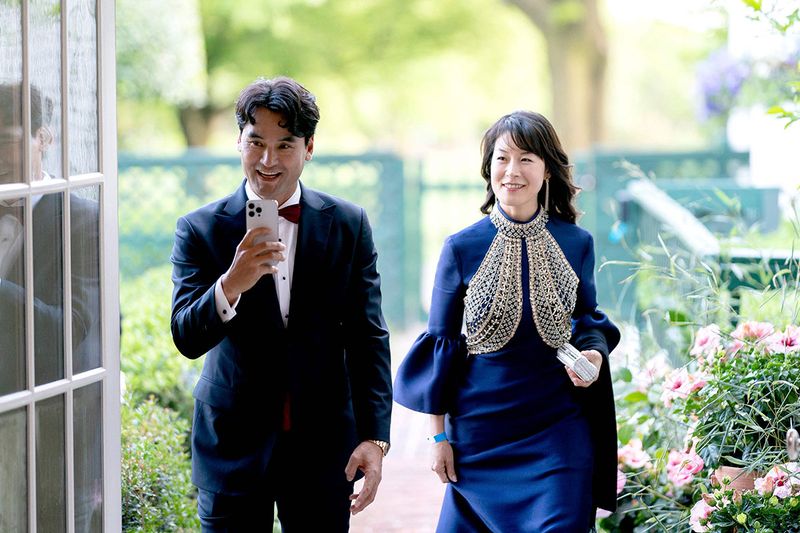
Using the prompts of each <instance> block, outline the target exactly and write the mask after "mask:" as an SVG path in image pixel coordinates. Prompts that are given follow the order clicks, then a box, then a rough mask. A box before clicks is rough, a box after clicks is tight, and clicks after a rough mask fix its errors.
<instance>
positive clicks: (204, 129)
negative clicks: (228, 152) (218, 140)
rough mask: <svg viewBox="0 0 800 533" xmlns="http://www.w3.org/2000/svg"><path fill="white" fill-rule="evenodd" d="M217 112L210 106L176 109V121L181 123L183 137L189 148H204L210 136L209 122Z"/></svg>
mask: <svg viewBox="0 0 800 533" xmlns="http://www.w3.org/2000/svg"><path fill="white" fill-rule="evenodd" d="M216 113H217V110H216V109H214V108H213V107H211V106H204V107H181V108H179V109H178V120H180V123H181V130H182V131H183V136H184V137H185V138H186V144H187V145H189V147H190V148H193V147H197V146H206V145H207V144H208V138H209V136H210V135H211V120H212V119H213V118H214V115H215V114H216Z"/></svg>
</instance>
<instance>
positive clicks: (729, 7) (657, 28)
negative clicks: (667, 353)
mask: <svg viewBox="0 0 800 533" xmlns="http://www.w3.org/2000/svg"><path fill="white" fill-rule="evenodd" d="M792 4H793V2H787V1H783V2H781V1H777V0H776V1H763V2H762V1H757V0H708V1H705V2H698V1H696V0H675V1H672V2H658V1H656V0H471V1H470V2H464V1H461V0H437V1H430V0H360V1H354V0H269V1H268V0H240V1H237V2H225V1H220V0H168V1H163V0H159V1H156V0H118V1H117V76H118V82H117V92H118V109H117V120H118V141H119V149H120V156H119V161H120V172H119V216H120V220H119V224H120V268H121V305H122V315H123V317H122V370H123V374H124V379H125V383H126V388H127V393H126V403H125V404H124V406H123V409H124V411H125V413H126V414H125V416H124V417H123V418H124V420H125V421H126V423H127V424H129V425H131V424H133V425H135V426H136V427H137V428H139V429H137V430H135V431H134V430H131V431H127V432H125V435H126V437H125V438H126V450H128V451H126V454H128V455H126V456H125V461H124V464H123V468H124V469H125V472H124V473H123V482H124V483H129V485H128V486H126V487H123V492H124V493H126V491H127V493H130V494H134V495H135V494H153V498H151V499H149V500H146V499H136V498H133V499H130V500H128V503H126V506H127V507H126V513H127V514H126V515H125V516H126V523H128V524H131V525H130V528H129V529H131V530H136V529H137V528H138V529H139V530H141V528H143V527H144V528H145V529H148V530H159V527H162V526H159V525H158V521H159V520H161V521H162V522H163V524H162V525H163V529H166V530H168V529H170V528H173V529H174V528H180V529H188V530H191V529H192V528H194V527H196V522H194V520H195V517H193V516H192V515H191V513H190V512H188V511H187V507H186V501H183V500H182V499H181V497H180V494H182V493H185V492H186V490H185V487H186V486H188V485H187V480H186V478H185V476H174V475H171V474H169V475H168V474H163V473H161V471H160V470H159V469H158V464H157V463H158V462H159V461H161V459H159V457H162V456H163V454H170V453H173V452H170V451H169V449H174V448H176V447H177V448H181V447H183V448H185V447H186V441H185V439H183V438H181V437H180V435H176V434H175V428H178V430H179V431H178V433H181V432H184V433H185V431H188V429H187V428H188V427H189V423H188V422H189V421H190V420H191V410H192V399H191V388H192V385H193V383H194V382H195V380H196V377H197V373H198V372H199V368H200V367H199V365H200V364H202V361H193V362H192V361H188V360H186V359H184V358H183V357H181V356H180V355H179V354H178V353H177V352H176V350H175V348H174V346H173V345H172V342H171V338H170V333H169V302H170V291H171V283H170V281H169V273H170V266H169V253H170V249H171V244H172V236H173V231H174V227H175V221H176V219H177V217H179V216H180V215H182V214H184V213H186V212H188V211H190V210H192V209H194V208H196V207H199V206H200V205H202V204H203V203H205V202H208V201H211V200H213V199H215V198H218V197H220V196H223V195H224V194H227V193H228V192H230V191H232V190H233V189H234V188H235V187H236V186H237V185H238V184H239V182H240V181H241V179H242V173H241V168H240V166H239V162H238V154H237V152H236V144H235V141H236V136H237V134H238V131H237V128H236V123H235V120H234V118H233V102H234V100H235V99H236V97H237V95H238V92H239V90H240V89H241V88H242V87H244V86H245V85H246V84H248V83H249V82H251V81H252V80H253V79H255V78H256V77H259V76H264V77H272V76H275V75H288V76H291V77H294V78H296V79H298V80H299V81H300V82H301V83H303V84H304V85H305V86H306V87H307V88H308V89H309V90H311V91H312V92H313V93H314V94H315V95H316V96H317V99H318V103H319V105H320V108H321V114H322V119H321V122H320V124H319V127H318V129H317V136H316V140H315V159H314V161H313V162H312V163H311V164H309V165H308V166H307V169H306V172H305V173H304V181H305V182H306V183H308V184H310V185H312V186H316V187H320V188H323V189H325V190H328V191H329V192H333V193H334V194H337V195H340V196H343V197H346V198H348V199H351V200H354V201H356V202H357V203H360V204H361V205H364V206H365V207H366V209H367V212H368V214H369V216H370V219H371V221H372V224H373V227H374V230H375V236H376V244H377V246H378V252H379V256H380V259H379V267H380V269H381V272H382V274H383V277H384V283H383V288H384V300H385V309H386V313H387V318H388V319H389V322H390V324H389V325H390V327H391V329H392V332H393V335H394V336H395V339H399V342H400V344H398V340H395V346H393V354H394V359H395V362H397V361H399V360H400V359H401V358H402V355H403V354H404V352H405V350H406V349H407V346H403V345H402V342H403V339H405V338H406V337H407V336H408V335H409V334H410V333H406V332H412V331H413V332H418V331H419V330H420V329H421V328H422V327H423V326H421V323H422V322H423V321H424V319H425V308H426V306H427V300H428V298H429V294H430V282H431V276H432V273H433V269H434V266H435V262H436V259H437V256H438V251H439V248H440V246H441V243H442V241H443V239H444V237H445V236H446V235H448V234H450V233H452V232H455V231H457V230H458V229H460V228H462V227H464V226H465V225H466V224H468V223H470V222H472V221H474V220H477V219H478V218H479V217H480V216H481V215H480V213H479V212H478V207H479V205H480V203H481V201H482V198H483V185H482V180H481V179H480V177H479V173H478V167H479V159H480V158H479V156H480V154H479V142H480V138H481V136H482V134H483V132H484V131H485V129H486V128H487V127H488V126H489V125H490V124H491V123H492V122H493V121H494V120H496V119H497V118H498V117H499V116H501V115H503V114H505V113H508V112H510V111H512V110H514V109H523V108H524V109H531V110H535V111H539V112H541V113H543V114H544V115H546V116H548V117H549V118H550V119H551V120H552V122H553V123H554V125H555V127H556V129H557V131H558V132H559V134H560V136H561V138H562V141H563V142H564V145H565V148H566V149H567V151H568V153H569V154H570V157H571V158H572V159H573V161H574V162H575V164H576V167H575V173H574V175H575V179H576V181H577V182H578V184H579V185H580V186H581V187H582V188H583V192H582V193H581V196H580V198H579V200H580V207H581V209H583V210H584V211H585V212H586V214H585V216H584V218H583V219H582V220H581V224H582V225H584V226H585V227H587V228H588V229H589V230H590V231H592V233H593V234H594V235H595V243H596V246H597V249H598V254H597V255H598V265H600V264H602V263H604V262H608V263H607V264H606V265H605V266H604V267H603V268H602V269H601V271H600V273H599V274H598V287H600V289H601V294H600V296H601V301H602V302H603V303H604V306H605V307H606V308H607V309H609V310H610V312H611V313H612V314H613V315H614V316H615V318H617V319H624V320H627V321H631V322H634V323H638V325H639V327H640V329H642V330H643V331H645V332H646V333H647V334H648V335H649V337H652V338H653V339H655V340H654V341H653V342H657V343H659V344H660V345H663V346H667V347H668V349H670V350H674V352H673V353H681V350H682V349H683V348H685V343H686V342H688V341H687V339H688V337H689V335H688V332H687V331H686V330H683V332H682V333H681V332H678V333H676V332H675V330H674V326H675V325H676V324H677V325H681V324H683V325H686V324H688V323H691V322H701V321H702V319H703V318H706V317H700V316H693V313H695V314H696V313H697V312H698V309H699V308H698V307H697V304H698V302H700V303H702V302H703V301H704V299H705V301H707V300H708V298H707V296H708V294H709V292H706V293H702V292H697V290H696V288H694V289H693V288H692V287H691V286H690V285H691V284H690V285H687V284H686V281H685V280H684V279H683V276H675V275H674V272H675V270H676V269H677V270H679V271H681V272H683V273H691V272H694V271H695V270H697V271H701V272H705V273H708V272H712V273H713V274H714V276H713V278H714V280H715V281H714V284H712V285H713V286H711V287H709V288H708V290H709V291H710V292H711V293H713V297H714V298H715V299H716V300H717V301H723V302H725V304H726V309H728V310H731V309H732V310H733V311H732V312H728V313H727V314H726V317H728V318H729V317H730V316H732V313H733V314H734V315H735V313H736V312H737V311H738V310H741V309H748V310H752V311H748V312H750V313H751V314H753V313H756V311H755V310H759V312H761V313H762V314H769V315H770V316H775V315H781V314H782V313H789V311H791V313H790V314H791V316H790V318H789V319H787V323H788V322H794V323H797V313H798V307H799V306H800V304H798V301H797V298H796V297H794V299H791V298H789V301H790V302H791V305H790V306H789V307H790V309H789V311H787V310H786V309H787V308H785V307H784V305H783V303H784V302H785V301H786V298H772V299H771V300H769V301H770V304H769V306H768V307H765V304H764V301H765V298H764V297H763V295H764V294H774V293H776V291H777V292H780V293H781V294H784V295H785V294H786V291H787V286H788V285H789V283H788V282H787V281H786V279H787V276H786V273H787V270H786V268H785V267H787V265H788V264H789V263H788V262H787V261H788V260H789V259H790V258H791V257H793V251H792V250H793V247H794V246H795V241H796V239H797V235H798V228H797V217H796V198H797V187H798V184H800V174H799V173H798V170H797V169H798V168H800V161H798V151H797V150H796V146H798V145H800V136H798V132H799V131H800V126H797V125H793V126H791V127H788V128H787V129H785V130H784V126H786V125H788V124H790V123H791V122H792V121H793V120H796V119H797V117H798V114H797V111H798V107H797V104H798V94H799V93H800V70H799V68H800V67H799V65H800V36H798V33H800V32H798V28H800V24H795V22H797V20H798V11H796V9H797V5H794V6H793V5H792ZM770 113H771V115H772V116H769V114H770ZM792 146H794V147H795V148H794V149H792ZM642 180H644V181H646V182H649V183H651V184H655V186H656V187H658V190H660V191H662V192H665V194H667V196H666V197H665V198H666V199H665V200H664V201H663V202H652V201H651V200H652V198H651V196H652V195H650V194H649V193H646V192H645V193H642V190H643V189H642V188H641V186H640V185H641V183H640V182H641V181H642ZM686 216H688V217H689V218H690V219H692V220H696V221H697V222H698V224H700V226H699V227H701V228H702V229H703V230H704V231H705V230H707V231H708V232H709V235H711V237H710V238H708V239H705V240H701V241H699V242H700V244H698V241H697V237H698V231H694V230H693V229H692V228H693V227H694V226H681V222H680V221H681V220H685V217H686ZM700 233H702V231H701V232H700ZM698 247H699V248H700V249H698ZM765 247H769V248H770V249H772V250H778V251H779V252H778V253H776V255H775V257H776V259H775V260H774V261H772V260H771V259H768V258H766V259H765V257H764V253H762V252H763V249H764V248H765ZM659 250H662V251H667V252H668V253H666V254H660V252H659ZM781 250H783V251H781ZM786 250H789V251H788V252H787V251H786ZM781 254H782V255H781ZM781 261H784V263H785V264H784V263H781ZM787 268H788V267H787ZM782 269H783V270H782ZM630 272H637V273H639V274H640V275H638V276H629V274H630ZM664 272H667V274H668V275H667V278H669V279H671V280H672V281H674V282H675V283H674V284H672V285H670V284H668V283H665V279H666V278H665V277H664V276H663V274H664ZM670 272H671V274H670ZM753 272H755V273H756V274H758V275H756V274H754V273H753ZM778 272H783V274H782V275H780V276H777V277H776V274H777V273H778ZM788 272H791V269H790V268H789V270H788ZM637 277H638V278H639V284H638V287H637V286H636V284H635V283H634V280H635V278H637ZM701 277H702V276H701ZM776 280H777V281H776ZM739 287H741V288H743V290H744V288H746V291H744V292H742V293H741V294H738V293H736V292H735V290H736V289H737V288H739ZM687 291H688V293H690V294H691V293H692V291H695V292H694V293H693V295H692V297H690V298H688V299H687V298H686V297H684V296H685V294H686V292H687ZM770 291H771V292H770ZM778 301H780V302H781V305H780V306H778V307H777V308H776V302H778ZM701 307H702V306H701ZM700 310H701V311H702V312H705V313H710V312H711V311H709V310H708V309H707V308H706V309H700ZM651 334H652V335H651ZM683 351H684V352H685V350H683ZM151 396H152V397H153V398H154V399H155V403H153V402H149V403H146V399H147V398H149V397H151ZM159 409H168V410H169V411H172V412H173V413H166V414H164V413H162V412H161V411H159ZM175 417H177V418H175ZM176 420H177V422H176ZM153 431H155V432H159V431H161V432H166V433H164V435H163V439H162V441H161V442H165V443H168V446H170V447H172V448H169V449H168V448H164V449H163V450H160V451H157V452H156V451H154V452H153V453H148V452H147V448H146V447H143V444H142V442H143V440H147V439H150V440H152V439H153ZM173 456H174V454H173ZM148 457H149V458H150V459H148ZM149 463H152V464H149ZM148 464H149V466H148ZM143 465H144V466H143ZM168 466H169V467H170V468H173V469H175V471H182V472H185V471H186V469H187V468H188V462H186V458H185V457H183V456H180V457H177V458H175V461H173V462H172V463H171V464H170V465H168ZM146 467H147V468H150V469H151V470H152V473H151V475H150V474H147V472H144V473H142V472H136V471H130V469H134V470H142V469H143V468H146ZM173 478H174V479H175V480H176V481H175V482H176V483H179V484H180V485H179V486H171V487H170V486H165V484H167V485H168V484H169V483H171V481H170V480H171V479H173ZM150 507H152V508H160V509H161V511H159V512H158V513H154V512H152V511H153V509H151V508H150ZM176 517H177V518H176ZM145 523H148V524H150V525H149V526H147V527H145V526H143V525H142V524H145ZM136 524H139V525H136ZM153 524H155V525H153Z"/></svg>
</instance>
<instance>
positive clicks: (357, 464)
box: [344, 441, 383, 515]
mask: <svg viewBox="0 0 800 533" xmlns="http://www.w3.org/2000/svg"><path fill="white" fill-rule="evenodd" d="M382 469H383V450H381V448H380V447H379V446H378V445H377V444H375V443H373V442H368V441H364V442H362V443H361V444H359V445H358V447H356V449H355V450H353V454H352V455H351V456H350V460H349V461H348V462H347V466H346V467H345V469H344V473H345V475H346V476H347V481H353V479H355V477H356V470H361V471H362V472H364V484H363V485H362V487H361V492H354V493H353V494H352V495H350V499H351V500H353V504H352V505H351V506H350V512H351V513H353V514H354V515H355V514H358V513H360V512H361V511H363V510H364V509H365V508H366V507H367V506H368V505H369V504H371V503H372V501H373V500H374V499H375V495H376V494H377V493H378V485H379V484H380V482H381V472H382Z"/></svg>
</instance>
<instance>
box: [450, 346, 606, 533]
mask: <svg viewBox="0 0 800 533" xmlns="http://www.w3.org/2000/svg"><path fill="white" fill-rule="evenodd" d="M515 340H517V339H515ZM520 340H522V339H520ZM537 340H538V339H537ZM512 344H513V346H507V347H506V348H505V349H503V350H502V351H499V352H496V353H491V354H482V355H478V356H471V357H469V358H468V360H467V363H466V365H464V375H463V377H462V379H461V380H460V387H459V388H458V389H457V390H458V392H457V397H456V401H455V402H454V404H453V405H454V406H456V408H457V410H454V412H451V413H450V415H449V416H448V417H447V428H446V429H447V435H448V437H449V439H450V442H451V445H452V446H453V452H454V455H455V464H456V474H457V476H458V482H457V483H451V484H449V485H448V487H447V490H446V493H445V500H444V503H443V505H442V511H441V515H440V517H439V525H438V527H437V531H438V532H443V533H444V532H462V531H463V532H465V533H466V532H475V531H481V532H484V531H492V532H495V533H506V532H508V533H523V532H531V533H534V532H536V533H544V532H559V533H571V532H575V533H586V532H587V531H589V529H590V527H591V524H592V522H593V520H592V518H593V516H592V515H593V514H594V513H593V504H592V462H593V451H592V446H591V438H590V435H589V427H588V424H587V422H586V419H585V418H584V416H583V414H582V413H581V410H580V407H579V406H578V404H577V403H576V402H575V401H574V399H573V397H572V396H573V391H572V388H573V385H572V383H571V382H570V381H569V379H568V378H567V375H566V373H565V372H564V367H563V365H561V363H559V362H558V360H557V359H556V357H555V353H554V352H553V351H552V349H549V348H548V347H546V346H545V345H544V344H543V343H536V342H535V341H534V339H526V342H522V343H518V342H512ZM532 344H539V345H538V346H533V345H532ZM535 348H538V349H535ZM536 352H538V353H536Z"/></svg>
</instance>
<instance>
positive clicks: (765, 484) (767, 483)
mask: <svg viewBox="0 0 800 533" xmlns="http://www.w3.org/2000/svg"><path fill="white" fill-rule="evenodd" d="M753 485H754V487H755V489H756V492H758V493H759V494H761V495H762V496H764V495H767V494H772V489H773V488H774V485H775V483H774V482H773V480H772V478H769V477H757V478H756V480H755V481H754V482H753Z"/></svg>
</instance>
